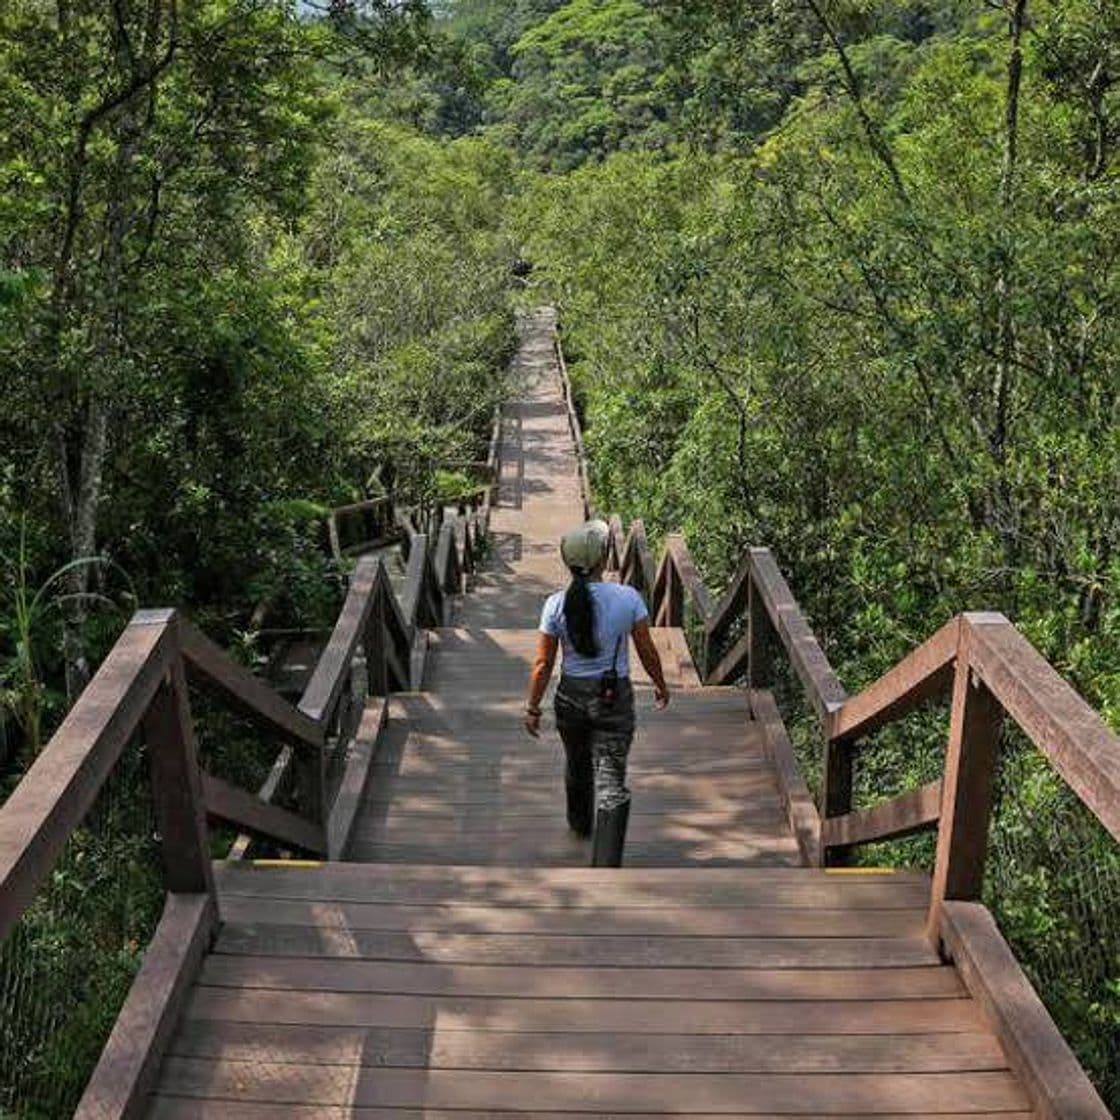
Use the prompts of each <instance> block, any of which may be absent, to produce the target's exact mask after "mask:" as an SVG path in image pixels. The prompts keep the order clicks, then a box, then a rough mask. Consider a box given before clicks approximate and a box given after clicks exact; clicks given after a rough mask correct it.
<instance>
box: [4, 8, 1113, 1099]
mask: <svg viewBox="0 0 1120 1120" xmlns="http://www.w3.org/2000/svg"><path fill="white" fill-rule="evenodd" d="M1118 148H1120V6H1118V5H1117V4H1115V3H1114V2H1113V0H992V2H985V0H442V2H439V3H433V4H432V5H431V6H430V8H429V6H428V5H425V4H424V3H421V2H420V0H406V2H396V0H353V2H351V0H341V2H332V3H330V4H327V3H325V2H324V3H323V4H322V5H319V4H318V3H301V4H299V5H295V4H289V3H287V2H286V0H204V2H201V3H197V4H190V5H184V4H176V3H175V2H174V0H122V2H120V3H115V4H113V5H105V4H102V3H97V2H94V0H66V2H63V0H59V2H58V3H57V4H56V3H53V2H48V0H8V2H6V3H5V4H4V5H3V8H2V10H0V370H2V375H0V556H2V558H3V567H4V571H3V579H2V580H0V690H2V691H0V699H2V701H3V704H2V708H0V711H2V713H3V715H2V718H0V793H4V792H6V791H7V789H9V788H10V787H11V786H12V785H13V784H14V782H15V781H16V780H17V779H18V776H19V775H20V774H21V773H22V772H23V770H24V769H25V768H26V766H27V765H28V764H29V763H30V761H31V760H32V759H33V758H34V756H35V754H36V752H37V751H38V749H39V748H40V746H41V744H42V743H43V742H44V741H45V740H46V738H48V737H49V734H50V731H51V730H52V728H53V727H54V726H56V725H57V723H58V721H59V719H60V718H61V716H62V715H63V713H64V712H65V710H66V707H67V705H68V702H69V700H70V698H72V697H73V696H74V695H76V694H77V692H78V691H79V690H80V688H81V687H82V684H83V683H84V681H85V680H86V679H88V675H89V673H90V671H91V670H92V669H93V668H94V667H95V666H96V664H97V662H98V660H99V658H100V657H101V656H102V655H103V654H104V652H105V651H106V650H107V649H108V648H109V646H110V645H111V643H112V641H113V640H114V639H115V637H116V635H117V633H119V631H120V628H121V626H122V625H123V623H124V621H125V619H126V618H127V616H128V614H129V612H130V611H131V609H132V608H133V607H134V606H136V605H155V604H168V605H176V606H180V607H182V608H184V609H185V610H186V611H187V612H188V613H190V614H191V615H192V617H194V618H195V619H196V620H198V621H200V622H201V623H202V624H203V625H204V626H205V627H206V628H207V629H208V630H209V631H210V632H211V633H212V634H214V635H215V636H216V637H218V638H219V639H220V640H222V641H223V642H225V643H226V644H227V645H230V646H235V647H237V648H239V649H242V650H244V651H245V654H246V656H251V653H252V633H251V623H250V619H251V617H252V612H253V609H254V607H255V606H256V605H257V604H258V603H260V602H262V601H265V600H269V601H273V602H274V603H275V604H276V611H277V618H278V621H279V622H281V623H282V624H287V625H298V626H311V625H322V624H324V623H327V624H329V622H330V621H331V620H332V619H333V615H334V612H335V610H336V605H337V596H338V587H339V585H340V580H341V575H342V573H340V572H338V571H336V570H334V568H333V566H332V565H331V564H330V563H329V562H328V560H327V559H326V557H325V553H324V550H323V548H322V542H321V526H322V518H323V515H324V513H325V511H326V510H327V509H328V508H329V507H330V506H332V505H336V504H340V503H342V502H347V501H352V500H357V499H360V498H362V497H364V496H368V495H373V494H377V493H380V492H382V490H383V489H384V488H385V487H387V486H389V485H392V486H393V488H394V492H395V493H397V494H398V496H400V497H402V498H403V499H405V500H417V499H419V498H421V497H423V496H424V495H425V494H426V493H430V492H432V490H433V488H436V489H439V488H444V489H446V488H448V487H451V488H454V485H453V482H454V480H453V479H450V476H449V475H448V473H447V472H446V471H445V470H441V469H440V467H439V464H440V462H447V461H452V460H457V461H470V460H473V459H476V458H478V456H479V451H480V449H481V448H482V447H483V446H484V438H485V437H484V434H485V432H486V431H487V429H488V425H489V416H490V412H491V409H492V408H493V405H494V403H495V402H496V401H497V400H498V399H499V397H500V395H501V393H502V391H503V383H502V380H503V379H502V372H501V371H502V370H503V369H504V367H505V363H506V361H507V360H508V357H509V355H510V353H511V349H512V344H513V337H514V336H513V308H514V307H515V306H516V305H517V304H518V303H520V304H521V305H523V306H532V305H534V304H541V303H546V302H551V303H554V304H555V305H556V306H557V307H558V308H559V311H560V316H561V321H562V329H563V340H564V345H565V349H566V353H567V356H568V360H569V363H570V366H571V370H572V376H573V380H574V383H575V387H576V392H577V396H578V398H579V404H580V408H581V410H582V412H583V417H584V420H585V424H586V437H587V444H588V449H589V455H590V457H591V477H592V484H593V488H594V491H595V500H596V503H597V505H598V507H599V508H600V509H601V510H603V511H606V512H617V513H619V514H621V515H622V516H623V517H624V519H625V520H627V521H628V520H629V519H631V518H633V517H641V518H643V519H644V520H645V523H646V526H647V529H648V530H649V531H650V532H651V535H652V536H653V537H654V538H655V539H656V538H657V537H659V536H661V535H663V534H665V533H666V532H670V531H677V530H680V531H683V532H684V533H685V534H686V536H687V539H688V542H689V545H690V548H691V550H692V552H693V554H694V555H695V557H696V559H697V561H698V563H699V565H700V567H701V569H702V570H703V572H704V575H705V578H706V580H707V582H708V584H709V586H710V587H713V588H718V587H720V586H721V585H722V584H723V583H724V582H725V581H726V580H727V579H728V578H729V576H730V574H731V573H732V571H733V570H734V568H735V566H736V565H737V563H738V560H739V557H740V555H741V552H742V550H743V548H744V547H745V546H747V545H752V544H764V545H767V546H769V547H770V548H771V549H772V550H773V551H774V553H775V555H776V557H777V560H778V562H779V564H780V565H781V567H782V568H783V570H784V572H785V574H786V576H787V578H788V579H789V582H790V584H791V586H792V588H793V590H794V592H795V594H796V595H797V597H798V599H799V601H800V602H801V603H802V605H803V606H804V608H805V609H806V612H807V613H808V615H809V616H810V618H811V620H812V623H813V626H814V629H815V631H816V633H817V635H818V636H819V637H820V639H821V641H822V643H823V645H824V646H825V648H826V650H827V652H828V655H829V657H830V659H831V661H832V664H833V666H834V667H835V668H836V670H837V672H838V674H839V676H840V678H841V679H842V680H843V682H844V684H845V685H846V687H847V688H848V689H849V691H852V692H854V691H856V690H857V689H858V688H859V687H861V686H863V685H865V684H867V683H868V682H870V681H872V680H873V679H875V678H876V677H877V676H878V675H879V674H880V673H882V672H883V671H884V670H885V669H887V668H888V667H889V666H890V665H892V664H893V663H894V662H895V661H897V660H898V659H899V658H900V657H901V656H903V655H904V654H905V653H907V652H908V651H910V650H911V649H913V648H914V646H915V645H917V644H918V643H919V642H921V641H922V640H923V639H924V638H926V637H927V636H928V635H930V634H931V633H932V632H933V631H934V630H936V629H937V628H938V626H940V625H941V624H942V623H943V622H944V621H946V620H947V619H949V618H950V617H951V616H952V615H953V614H955V613H957V612H959V611H963V610H975V609H985V610H1001V611H1004V612H1005V613H1006V614H1007V615H1008V616H1009V617H1010V618H1011V619H1012V620H1013V621H1014V622H1015V623H1016V624H1017V625H1018V626H1019V627H1020V628H1021V629H1022V630H1023V631H1024V633H1025V634H1026V635H1027V636H1028V637H1029V638H1030V639H1031V641H1033V642H1034V643H1035V645H1037V646H1038V648H1039V649H1040V650H1041V651H1042V653H1043V654H1044V655H1045V656H1046V657H1047V658H1048V659H1049V660H1050V661H1051V662H1052V663H1053V664H1054V665H1055V666H1056V667H1057V668H1058V670H1059V671H1060V672H1062V673H1063V674H1064V675H1065V676H1066V677H1067V678H1068V679H1069V680H1071V681H1072V682H1073V683H1074V685H1075V686H1076V687H1077V688H1078V689H1079V690H1080V691H1081V692H1082V693H1083V694H1084V695H1085V696H1086V697H1087V698H1088V699H1089V700H1090V702H1091V703H1092V704H1093V705H1094V706H1095V707H1096V708H1098V709H1099V710H1100V711H1101V712H1102V713H1103V714H1104V717H1105V719H1106V720H1107V721H1108V722H1109V723H1110V724H1111V725H1112V726H1113V727H1114V728H1118V729H1120V595H1118V594H1117V585H1118V581H1120V314H1118V312H1120V156H1118ZM515 277H524V279H515ZM787 693H788V694H786V695H784V697H783V698H784V699H785V700H787V701H788V706H787V716H788V718H789V720H790V722H791V724H792V725H793V727H794V730H795V732H796V735H797V739H798V745H799V749H800V751H801V753H802V760H803V764H804V768H805V771H806V777H807V778H808V780H809V781H810V783H811V784H812V783H814V782H817V781H818V780H819V770H820V754H819V743H817V742H815V740H814V737H813V734H812V732H811V730H810V729H809V724H808V721H807V720H806V719H805V718H804V716H803V714H802V713H799V711H798V710H797V709H796V706H795V704H794V697H793V690H787ZM943 746H944V719H943V717H941V716H938V715H936V714H934V715H932V716H927V715H919V716H917V717H914V718H912V719H911V720H910V721H909V722H908V724H907V725H906V726H905V727H903V728H898V729H892V730H891V731H890V732H889V733H887V734H884V735H881V736H880V737H879V738H878V739H877V740H876V741H875V742H874V743H873V744H872V745H871V746H870V747H869V748H868V749H867V750H866V751H865V752H864V753H863V754H862V755H861V758H860V763H859V765H858V766H857V774H858V780H857V795H858V799H859V803H860V804H869V803H870V802H871V801H873V800H874V799H877V798H882V797H886V796H890V795H893V794H895V793H898V792H900V791H902V790H904V789H907V788H909V787H912V786H914V785H917V784H919V783H922V782H927V781H930V780H932V779H934V778H936V777H938V776H939V774H940V766H941V752H942V751H943ZM991 847H992V855H991V859H990V866H989V875H988V886H987V890H988V894H989V899H988V900H989V902H990V904H991V905H992V907H993V910H994V911H995V913H996V915H997V918H998V920H999V922H1000V925H1001V928H1002V929H1003V930H1004V932H1005V934H1006V935H1007V936H1008V938H1009V939H1010V940H1011V942H1012V944H1013V945H1014V947H1015V950H1016V953H1017V955H1018V956H1019V958H1020V960H1021V961H1022V962H1023V963H1024V965H1025V966H1026V967H1027V969H1028V971H1029V972H1030V974H1031V976H1032V978H1033V979H1034V980H1035V982H1036V983H1037V984H1038V986H1039V989H1040V991H1041V992H1042V994H1043V995H1044V997H1045V998H1046V1000H1047V1003H1048V1005H1049V1006H1050V1008H1051V1010H1052V1012H1053V1014H1054V1015H1055V1017H1056V1019H1057V1020H1058V1022H1059V1024H1060V1026H1061V1027H1062V1028H1063V1030H1064V1032H1065V1034H1066V1037H1067V1038H1068V1039H1069V1040H1070V1041H1071V1043H1072V1044H1073V1045H1074V1046H1075V1048H1076V1049H1077V1052H1078V1055H1079V1057H1080V1058H1081V1059H1082V1060H1083V1061H1084V1062H1085V1063H1086V1066H1087V1067H1088V1068H1089V1069H1090V1070H1091V1071H1092V1074H1093V1076H1094V1078H1095V1080H1096V1083H1097V1084H1098V1086H1099V1087H1100V1089H1101V1092H1102V1094H1103V1095H1104V1096H1105V1097H1106V1099H1107V1100H1108V1102H1109V1103H1110V1105H1111V1107H1112V1108H1113V1109H1114V1110H1120V1049H1118V1047H1120V1042H1118V1039H1120V918H1118V917H1117V915H1118V914H1120V851H1118V849H1117V846H1116V844H1115V843H1113V842H1112V841H1111V839H1110V838H1109V837H1108V836H1106V835H1105V834H1104V832H1103V830H1102V829H1100V828H1099V827H1098V826H1097V824H1096V822H1095V820H1092V819H1091V818H1090V816H1089V815H1088V814H1087V812H1086V811H1085V810H1083V808H1082V807H1081V806H1080V805H1079V804H1077V803H1076V802H1075V800H1074V799H1072V798H1071V797H1070V795H1069V794H1068V791H1066V790H1065V788H1064V786H1063V785H1062V783H1061V782H1060V781H1059V780H1058V779H1057V778H1056V776H1055V775H1054V774H1053V772H1052V771H1051V770H1050V768H1049V766H1048V765H1047V764H1046V763H1045V761H1044V760H1043V759H1042V758H1041V757H1040V756H1039V755H1038V753H1037V752H1035V751H1034V750H1033V749H1032V748H1030V747H1029V746H1028V745H1026V744H1024V743H1021V742H1020V741H1019V740H1017V739H1015V738H1014V737H1012V736H1009V737H1008V740H1007V743H1006V746H1005V751H1004V760H1003V765H1002V769H1001V774H1000V781H999V804H998V806H997V813H996V819H995V826H994V832H993V837H992V845H991ZM929 855H930V848H929V845H928V838H919V839H917V840H909V841H903V842H899V843H896V844H893V845H889V846H886V847H885V848H880V849H878V850H876V851H873V852H868V853H866V854H865V855H864V856H863V857H862V858H865V859H867V860H869V861H874V862H884V863H893V862H898V861H910V862H915V863H918V864H926V863H928V859H929ZM126 862H127V861H126ZM84 866H85V867H87V868H88V867H89V866H90V861H88V860H87V861H86V864H85V865H84ZM116 866H119V863H118V864H116ZM75 874H77V872H75ZM83 874H85V872H83ZM79 881H80V882H87V881H86V880H79ZM95 881H96V877H95V875H94V874H92V873H90V874H89V878H88V884H93V883H94V882H95ZM91 889H92V888H91ZM146 890H147V888H144V889H140V888H138V889H137V891H136V895H137V897H139V898H142V899H144V900H145V905H146V906H147V911H146V912H147V913H148V915H149V918H150V914H151V912H152V907H153V906H154V905H155V904H156V899H155V897H154V896H153V897H152V898H149V897H148V895H147V894H145V891H146ZM149 918H146V919H145V920H149ZM55 932H57V931H55ZM71 940H73V939H71ZM104 940H105V945H106V946H107V947H108V950H111V953H112V954H115V955H113V957H112V960H111V961H110V963H109V964H108V965H107V966H106V968H107V972H106V975H111V976H112V977H113V978H114V983H116V985H117V988H118V989H120V988H121V986H122V984H123V983H124V982H125V980H122V979H121V977H124V978H125V979H126V978H127V976H128V975H130V973H129V971H128V969H129V967H134V966H135V962H136V961H137V960H138V959H139V953H140V951H141V950H142V948H143V938H142V937H140V938H136V937H134V936H133V935H132V933H127V935H122V932H121V929H120V928H119V925H111V926H109V927H107V928H106V930H105V932H104ZM65 941H66V939H65V938H64V937H60V938H58V939H57V941H54V942H51V948H52V951H53V949H55V948H57V949H58V952H59V953H60V954H63V953H64V951H69V952H71V956H70V957H68V958H66V959H67V965H66V968H69V969H70V970H71V971H69V972H67V971H65V969H63V970H60V972H59V975H67V976H72V975H74V971H73V968H74V963H75V961H76V960H78V959H79V958H77V957H76V956H74V955H73V953H74V948H73V946H72V945H71V946H70V949H69V950H67V949H66V946H65ZM122 945H123V946H125V948H124V949H122V948H121V946H122ZM120 953H124V955H125V957H126V958H127V967H123V968H122V965H121V958H120V956H119V954H120ZM60 959H61V956H60ZM99 1029H100V1028H99ZM87 1034H88V1036H89V1039H94V1040H95V1039H96V1037H97V1035H96V1031H94V1030H93V1029H92V1028H91V1029H90V1030H89V1031H88V1032H87ZM0 1045H2V1043H0ZM91 1046H92V1049H93V1053H94V1054H95V1053H96V1046H93V1044H92V1043H88V1045H87V1049H89V1048H90V1047H91ZM79 1088H80V1086H79ZM2 1107H3V1102H2V1101H0V1109H2ZM38 1114H40V1113H35V1112H33V1111H27V1112H26V1115H38ZM41 1114H43V1115H48V1114H49V1110H47V1111H46V1112H43V1113H41Z"/></svg>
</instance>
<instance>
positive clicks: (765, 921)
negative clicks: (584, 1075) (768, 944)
mask: <svg viewBox="0 0 1120 1120" xmlns="http://www.w3.org/2000/svg"><path fill="white" fill-rule="evenodd" d="M221 913H222V919H223V921H226V922H229V923H232V924H242V925H254V926H257V927H258V928H259V927H261V926H265V925H288V926H300V925H302V926H312V927H315V928H316V929H318V930H320V931H323V930H332V929H340V930H349V931H358V930H409V931H412V932H415V933H426V932H436V933H507V934H512V933H519V934H528V935H533V934H569V935H578V936H581V937H605V936H613V935H614V934H613V931H615V930H618V929H624V930H625V931H626V932H627V933H628V934H630V935H631V936H634V937H646V938H657V937H678V936H681V935H687V936H692V937H747V938H749V937H816V938H820V939H822V940H825V941H827V940H830V939H831V938H835V937H875V936H879V937H920V936H921V935H922V934H923V933H924V932H925V923H926V910H925V907H921V908H915V909H913V910H774V909H763V910H706V909H692V908H688V907H667V908H665V909H662V910H639V911H634V910H625V909H623V910H616V909H613V908H612V907H611V906H610V905H609V904H608V903H603V904H602V905H599V906H589V907H585V908H582V909H580V908H575V907H565V908H559V909H551V908H547V907H537V908H534V909H526V910H517V909H514V908H512V907H502V906H478V905H470V904H462V903H445V904H443V905H439V904H428V905H424V904H420V905H413V906H395V905H392V904H387V903H365V902H337V903H331V902H318V901H314V902H308V901H304V900H300V899H276V898H268V899H257V898H246V897H244V896H240V895H230V894H223V895H222V896H221Z"/></svg>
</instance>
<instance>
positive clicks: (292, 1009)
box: [184, 985, 988, 1038]
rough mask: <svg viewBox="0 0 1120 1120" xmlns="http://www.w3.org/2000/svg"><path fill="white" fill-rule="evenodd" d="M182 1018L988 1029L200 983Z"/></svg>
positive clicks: (929, 1004) (655, 1003) (822, 1005)
mask: <svg viewBox="0 0 1120 1120" xmlns="http://www.w3.org/2000/svg"><path fill="white" fill-rule="evenodd" d="M184 1018H185V1019H187V1020H191V1019H196V1020H204V1021H206V1022H215V1021H229V1022H242V1023H260V1024H270V1023H271V1024H276V1023H293V1024H314V1025H322V1026H357V1027H363V1026H365V1027H392V1028H394V1029H407V1028H423V1027H428V1026H431V1024H432V1023H435V1022H438V1023H439V1024H440V1026H441V1027H444V1028H445V1029H447V1030H466V1029H478V1030H502V1031H551V1032H560V1031H581V1032H586V1033H601V1034H612V1033H616V1032H630V1033H636V1034H648V1035H658V1034H665V1033H686V1034H695V1035H705V1036H710V1035H739V1034H763V1035H794V1036H797V1037H798V1038H800V1037H804V1036H805V1034H806V1024H812V1028H813V1032H814V1033H818V1034H846V1035H876V1034H877V1035H882V1034H889V1035H899V1034H912V1035H918V1036H922V1037H929V1036H935V1035H941V1034H946V1033H948V1034H953V1033H958V1032H975V1031H983V1030H987V1029H988V1025H987V1021H986V1020H985V1018H984V1016H983V1014H982V1013H981V1011H980V1009H979V1007H978V1006H977V1004H976V1003H975V1001H973V1000H971V999H968V998H956V999H937V1000H930V1001H923V1000H882V999H872V1000H798V1001H791V1002H789V1003H782V1002H780V1001H774V1000H753V1001H734V1000H724V999H717V1000H710V1001H704V1000H655V999H638V1000H633V999H631V1000H573V999H536V998H533V997H531V996H526V997H524V998H520V997H518V998H513V999H502V998H498V999H495V998H493V997H470V996H468V997H462V996H448V995H438V996H425V995H408V996H401V995H377V994H370V993H367V992H363V993H352V992H315V991H309V992H300V991H295V992H286V991H278V990H275V989H272V990H270V989H267V988H224V987H223V988H217V987H209V986H206V985H200V986H198V987H196V988H195V989H194V991H193V993H192V995H191V1000H190V1003H189V1004H188V1006H187V1008H186V1010H185V1012H184Z"/></svg>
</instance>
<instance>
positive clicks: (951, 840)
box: [930, 630, 1003, 933]
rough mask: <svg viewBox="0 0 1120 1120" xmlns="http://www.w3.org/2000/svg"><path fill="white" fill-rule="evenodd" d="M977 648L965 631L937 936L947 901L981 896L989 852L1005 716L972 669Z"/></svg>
mask: <svg viewBox="0 0 1120 1120" xmlns="http://www.w3.org/2000/svg"><path fill="white" fill-rule="evenodd" d="M971 643H972V636H971V633H970V632H969V631H967V630H966V631H962V634H961V650H960V653H959V655H958V657H957V663H956V669H955V671H954V680H953V707H952V712H951V714H950V717H949V745H948V748H947V750H946V752H945V777H944V784H943V786H942V794H941V822H940V826H939V828H938V832H937V853H936V856H935V857H934V867H933V884H932V886H931V888H930V923H931V933H932V932H933V930H934V928H935V925H936V921H937V917H936V911H937V908H938V906H939V905H940V903H941V901H942V899H946V898H953V899H963V900H966V901H972V900H974V899H978V898H979V897H980V888H981V885H982V883H983V880H984V861H985V858H986V856H987V852H988V825H989V822H990V819H991V811H992V794H993V790H994V787H995V775H996V753H997V750H998V748H999V734H1000V724H1001V722H1002V718H1003V711H1002V709H1001V708H1000V706H999V702H998V701H997V700H996V698H995V696H994V695H993V694H992V692H991V691H990V690H989V689H988V687H987V686H986V685H985V684H984V683H983V682H982V681H980V680H979V679H974V678H973V674H972V671H971V670H970V669H969V666H968V655H969V651H970V647H971Z"/></svg>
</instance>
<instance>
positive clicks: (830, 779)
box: [820, 739, 853, 867]
mask: <svg viewBox="0 0 1120 1120" xmlns="http://www.w3.org/2000/svg"><path fill="white" fill-rule="evenodd" d="M852 760H853V752H852V749H851V745H850V744H849V743H847V742H845V741H843V740H840V739H826V740H825V745H824V789H823V792H822V794H821V803H822V808H823V812H822V814H821V815H822V816H823V817H824V818H825V819H826V820H827V819H828V818H829V817H843V816H846V815H847V814H848V813H850V812H851V811H852ZM820 857H821V864H822V866H825V867H846V866H847V865H848V863H850V862H851V852H850V850H849V849H845V848H831V849H830V848H828V847H826V846H825V845H824V844H823V843H822V844H821V848H820Z"/></svg>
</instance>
